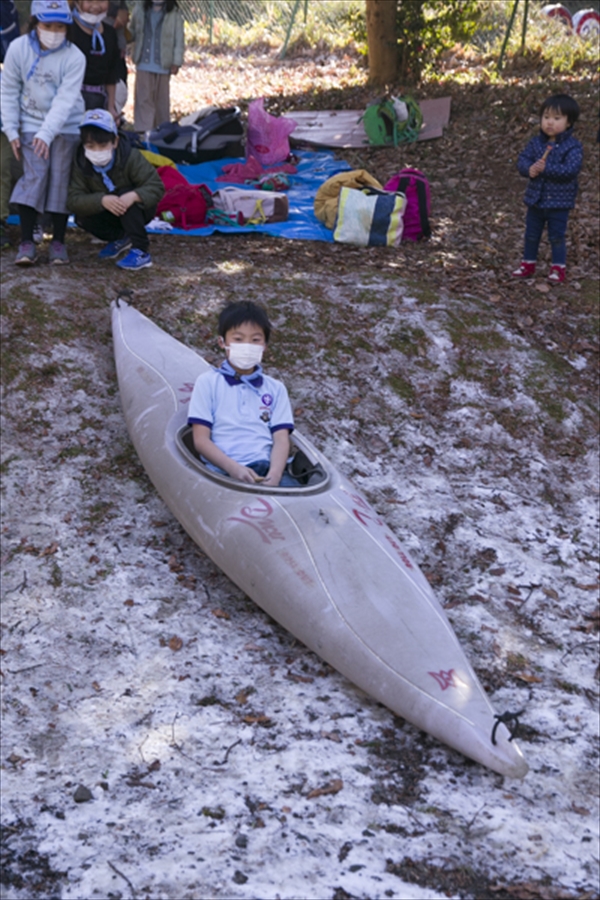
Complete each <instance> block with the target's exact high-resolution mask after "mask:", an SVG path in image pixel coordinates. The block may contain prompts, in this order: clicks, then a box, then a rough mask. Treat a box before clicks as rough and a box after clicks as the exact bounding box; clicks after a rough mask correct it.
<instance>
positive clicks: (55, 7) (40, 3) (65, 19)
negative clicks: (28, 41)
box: [31, 0, 73, 25]
mask: <svg viewBox="0 0 600 900" xmlns="http://www.w3.org/2000/svg"><path fill="white" fill-rule="evenodd" d="M31 15H32V16H35V17H36V19H37V20H38V22H62V24H63V25H70V24H71V22H72V21H73V16H72V15H71V7H70V6H69V2H68V0H32V3H31Z"/></svg>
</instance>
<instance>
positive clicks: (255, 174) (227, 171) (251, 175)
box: [215, 156, 298, 184]
mask: <svg viewBox="0 0 600 900" xmlns="http://www.w3.org/2000/svg"><path fill="white" fill-rule="evenodd" d="M297 171H298V170H297V169H296V166H292V165H290V163H280V164H279V165H276V166H261V164H260V163H259V161H258V160H257V159H255V158H254V156H251V157H249V159H248V160H247V161H246V162H245V163H229V165H227V166H223V174H222V175H219V176H218V177H217V178H216V179H215V180H216V181H228V182H230V183H231V184H244V183H245V182H246V181H252V180H255V179H258V178H261V177H262V176H263V175H267V174H269V173H277V172H285V173H286V174H288V175H295V174H296V172H297Z"/></svg>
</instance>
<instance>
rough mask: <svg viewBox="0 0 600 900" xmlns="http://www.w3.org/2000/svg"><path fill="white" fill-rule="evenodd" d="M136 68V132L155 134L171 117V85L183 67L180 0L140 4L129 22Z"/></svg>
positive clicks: (143, 0) (149, 0)
mask: <svg viewBox="0 0 600 900" xmlns="http://www.w3.org/2000/svg"><path fill="white" fill-rule="evenodd" d="M129 31H130V32H131V37H132V40H133V41H134V47H133V53H132V57H133V62H134V63H135V66H136V76H135V94H134V124H133V127H134V129H135V131H137V132H139V133H144V132H146V131H152V129H153V128H156V126H157V125H161V124H162V123H163V122H168V121H169V118H170V114H171V101H170V96H169V81H170V78H171V75H177V72H178V71H179V69H180V67H181V65H182V64H183V50H184V40H183V16H182V15H181V12H180V11H179V8H178V6H177V0H138V2H136V3H134V4H133V9H132V13H131V19H130V22H129Z"/></svg>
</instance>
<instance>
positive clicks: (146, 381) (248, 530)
mask: <svg viewBox="0 0 600 900" xmlns="http://www.w3.org/2000/svg"><path fill="white" fill-rule="evenodd" d="M112 326H113V340H114V350H115V360H116V366H117V376H118V380H119V390H120V395H121V403H122V406H123V411H124V414H125V419H126V422H127V428H128V430H129V434H130V436H131V440H132V441H133V444H134V445H135V448H136V450H137V453H138V455H139V457H140V459H141V461H142V463H143V465H144V468H145V469H146V472H147V473H148V475H149V477H150V479H151V480H152V482H153V484H154V486H155V487H156V489H157V491H158V492H159V494H160V495H161V497H162V499H163V500H164V502H165V503H166V504H167V506H168V507H169V509H170V510H171V511H172V513H173V515H174V516H175V517H176V518H177V519H178V520H179V522H181V524H182V526H183V527H184V528H185V530H186V531H187V533H188V534H189V535H190V537H191V538H192V539H193V540H194V541H195V542H196V543H197V544H198V546H199V547H201V549H202V550H203V551H204V552H205V553H206V554H207V555H208V556H209V557H210V558H211V559H212V560H213V561H214V562H215V563H216V564H217V565H218V566H219V567H220V568H221V569H222V570H223V572H225V573H226V575H228V576H229V578H231V580H232V581H233V582H235V584H237V585H238V586H239V587H240V588H241V589H242V590H243V591H244V592H245V593H246V594H247V595H248V596H249V597H251V598H252V599H253V600H254V601H255V602H256V603H257V604H258V605H259V606H260V607H261V608H262V609H264V611H265V612H266V613H268V614H269V615H270V616H272V618H273V619H275V620H276V621H278V622H280V623H281V625H283V626H284V627H285V628H287V629H288V630H289V631H290V632H291V633H292V634H293V635H294V636H295V637H297V638H298V639H299V640H301V641H302V642H303V643H304V644H306V645H307V646H308V647H310V649H311V650H314V652H315V653H317V654H318V655H319V656H321V657H322V658H323V659H324V660H326V661H327V662H328V663H329V664H330V665H331V666H333V667H334V668H335V669H337V670H338V671H339V672H341V673H342V674H343V675H345V676H346V677H347V678H349V679H350V680H351V681H353V682H354V683H355V684H357V685H358V686H359V687H360V688H362V689H363V690H364V691H366V692H367V693H368V694H370V695H371V696H372V697H374V698H375V699H377V700H379V701H380V702H381V703H383V704H384V705H385V706H387V707H389V709H391V710H393V712H395V713H396V714H397V715H399V716H401V717H402V718H404V719H406V720H408V721H409V722H411V723H412V724H413V725H416V727H417V728H420V729H422V730H423V731H427V732H429V734H431V735H434V736H435V737H436V738H438V739H439V740H440V741H443V742H444V743H446V744H448V745H449V746H451V747H454V748H455V749H456V750H459V751H460V752H461V753H463V754H464V755H465V756H468V757H470V758H471V759H474V760H476V761H477V762H479V763H481V764H482V765H484V766H487V767H488V768H489V769H492V770H493V771H495V772H499V773H500V774H502V775H507V776H510V777H513V778H515V777H517V778H519V777H522V776H524V775H525V774H526V772H527V763H526V762H525V759H524V758H523V755H522V753H521V751H520V749H519V747H518V746H517V744H516V742H515V741H513V740H511V732H510V731H509V729H508V728H507V726H506V725H505V724H504V722H501V721H499V718H498V716H497V715H495V712H494V709H493V707H492V706H491V704H490V702H489V700H488V698H487V696H486V694H485V692H484V690H483V688H482V686H481V684H480V682H479V681H478V679H477V676H476V675H475V673H474V671H473V669H472V668H471V666H470V665H469V663H468V661H467V659H466V656H465V654H464V652H463V650H462V648H461V646H460V644H459V642H458V639H457V637H456V635H455V634H454V631H453V630H452V627H451V626H450V623H449V622H448V619H447V618H446V615H445V613H444V610H443V609H442V607H441V606H440V604H439V602H438V600H437V599H436V597H435V596H434V594H433V592H432V590H431V588H430V586H429V583H428V581H427V579H426V578H425V576H424V575H423V573H422V572H421V571H420V570H419V568H418V566H417V565H416V563H414V562H413V561H412V560H411V558H410V556H409V554H408V553H407V552H406V551H405V550H404V549H403V547H402V545H401V544H400V541H399V540H398V539H397V538H396V537H395V535H394V534H393V533H392V532H391V531H390V529H389V528H388V527H387V526H386V525H385V523H384V522H383V521H382V519H381V517H380V516H379V515H378V514H377V512H376V511H375V510H374V509H373V508H372V507H371V506H370V504H369V503H368V502H367V501H366V500H365V498H364V497H363V496H362V495H361V494H360V493H359V492H358V491H357V490H356V488H355V487H353V485H352V484H351V483H350V482H349V481H348V480H347V479H346V478H344V476H343V475H341V473H340V472H338V471H337V470H336V469H335V468H334V467H333V466H332V465H331V463H330V462H329V461H328V460H327V459H326V458H325V457H324V456H323V455H322V454H321V453H319V451H318V450H317V449H316V448H315V447H314V446H313V445H312V444H311V443H310V442H309V441H308V440H307V439H306V438H304V437H302V435H300V434H298V433H297V432H294V434H293V443H294V445H295V449H296V450H297V454H296V460H295V463H294V465H295V467H296V469H295V470H296V472H297V473H299V478H300V481H301V482H306V483H305V484H302V485H301V486H299V487H295V488H265V487H261V485H260V484H258V485H245V484H242V483H241V482H236V481H234V480H232V479H230V478H228V477H226V476H220V475H216V474H213V473H212V472H210V471H209V470H208V469H207V468H206V467H205V466H204V465H203V463H202V462H201V461H200V460H199V459H198V457H197V455H196V454H195V452H194V450H193V444H192V440H191V430H190V429H189V428H188V426H187V408H188V403H189V399H190V396H191V391H192V388H193V386H194V383H195V381H196V378H197V377H198V375H200V374H201V373H202V372H204V371H205V370H206V369H207V368H209V366H208V363H207V362H206V361H205V360H203V359H202V357H200V356H199V355H198V354H197V353H196V352H194V351H193V350H191V349H189V348H188V347H185V346H184V345H183V344H181V343H180V342H179V341H177V340H175V339H174V338H172V337H171V336H169V335H168V334H166V332H164V331H163V330H162V329H160V328H159V327H158V326H157V325H155V324H154V323H153V322H151V321H150V320H149V319H148V318H146V316H144V315H142V314H141V313H140V312H138V311H137V310H136V309H134V308H133V307H132V306H129V305H128V304H127V303H125V302H123V301H122V300H118V301H117V302H116V303H114V304H113V312H112Z"/></svg>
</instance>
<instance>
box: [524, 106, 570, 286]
mask: <svg viewBox="0 0 600 900" xmlns="http://www.w3.org/2000/svg"><path fill="white" fill-rule="evenodd" d="M578 118H579V106H578V104H577V102H576V101H575V100H574V99H573V98H572V97H569V95H568V94H556V95H555V96H553V97H548V99H547V100H545V101H544V102H543V103H542V107H541V109H540V119H541V121H540V127H541V130H540V133H539V134H538V135H537V137H534V138H532V140H531V141H529V143H528V144H527V146H526V147H525V149H524V150H523V152H522V153H521V155H520V156H519V160H518V163H517V165H518V169H519V172H520V174H521V175H523V176H525V177H526V178H527V177H528V178H529V183H528V185H527V190H526V192H525V203H526V205H527V217H526V220H525V248H524V251H523V262H522V263H521V265H520V266H519V268H518V269H515V271H514V272H513V273H512V275H513V278H531V277H532V276H533V275H535V264H536V260H537V254H538V248H539V245H540V240H541V238H542V234H543V231H544V227H545V225H546V223H547V225H548V239H549V240H550V247H551V249H552V266H551V268H550V274H549V275H548V281H550V282H552V283H556V284H560V283H561V282H563V281H564V280H565V274H566V261H567V245H566V240H565V235H566V231H567V222H568V221H569V212H570V211H571V209H573V207H574V206H575V198H576V197H577V188H578V185H577V176H578V174H579V172H580V170H581V166H582V163H583V147H582V146H581V144H580V142H579V141H578V140H577V138H575V137H574V136H573V126H574V125H575V122H576V121H577V119H578Z"/></svg>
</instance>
